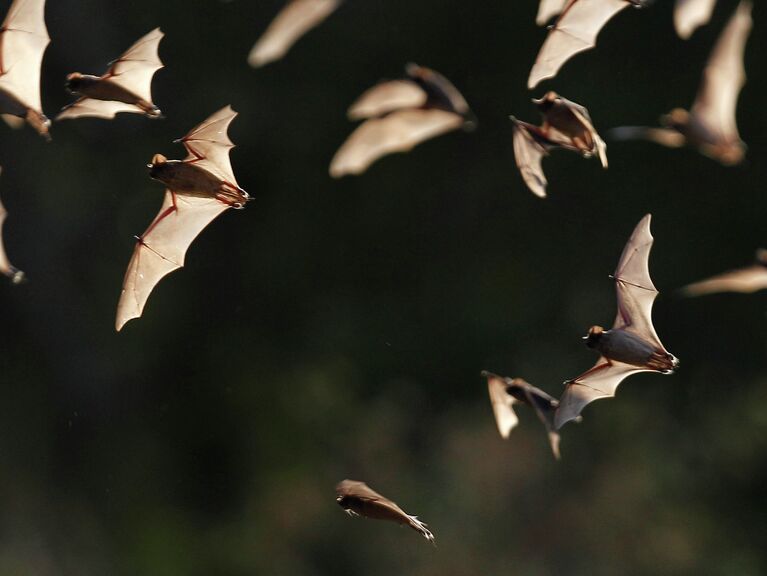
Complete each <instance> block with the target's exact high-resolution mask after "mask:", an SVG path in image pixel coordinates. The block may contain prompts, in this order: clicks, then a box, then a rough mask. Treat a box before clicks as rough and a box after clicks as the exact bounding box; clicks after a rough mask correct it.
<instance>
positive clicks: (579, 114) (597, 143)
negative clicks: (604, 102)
mask: <svg viewBox="0 0 767 576" xmlns="http://www.w3.org/2000/svg"><path fill="white" fill-rule="evenodd" d="M566 101H567V103H568V104H570V105H571V108H570V111H571V112H572V113H573V114H574V115H575V117H576V118H577V119H578V120H579V121H580V123H581V124H583V127H584V129H585V130H586V131H587V132H588V133H589V135H590V136H591V140H592V141H593V142H594V148H595V150H596V154H597V157H598V158H599V161H600V162H601V163H602V168H607V144H605V141H604V140H602V138H601V137H600V136H599V132H597V129H596V128H594V123H593V122H592V120H591V116H590V115H589V112H588V110H586V108H584V107H583V106H581V105H580V104H576V103H575V102H570V101H569V100H566Z"/></svg>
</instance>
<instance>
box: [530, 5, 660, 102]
mask: <svg viewBox="0 0 767 576" xmlns="http://www.w3.org/2000/svg"><path fill="white" fill-rule="evenodd" d="M646 4H647V0H569V1H568V3H567V5H566V6H565V7H564V9H562V11H561V12H562V13H561V15H560V16H559V18H558V19H557V21H556V23H555V24H554V26H552V27H551V29H550V30H549V34H548V36H546V40H544V42H543V46H541V50H540V52H538V57H537V58H536V59H535V63H534V64H533V68H532V69H531V70H530V77H529V78H528V79H527V87H528V88H529V89H531V90H532V89H533V88H535V87H536V86H537V85H538V82H540V81H541V80H544V79H546V78H551V77H553V76H556V74H557V72H559V69H560V68H561V67H562V65H563V64H564V63H565V62H567V61H568V60H569V59H570V58H572V57H573V56H574V55H576V54H577V53H578V52H583V51H584V50H588V49H589V48H593V47H594V46H596V42H597V35H598V34H599V31H600V30H601V29H602V27H603V26H604V25H605V24H607V21H608V20H610V18H612V17H613V16H615V15H616V14H617V13H618V12H620V11H621V10H623V9H624V8H628V7H629V6H636V7H640V6H645V5H646Z"/></svg>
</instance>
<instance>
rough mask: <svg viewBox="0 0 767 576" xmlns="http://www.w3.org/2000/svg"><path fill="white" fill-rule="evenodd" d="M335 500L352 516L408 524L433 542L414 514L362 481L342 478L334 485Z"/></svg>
mask: <svg viewBox="0 0 767 576" xmlns="http://www.w3.org/2000/svg"><path fill="white" fill-rule="evenodd" d="M336 502H338V504H339V505H340V506H341V508H343V509H344V510H346V512H347V513H348V514H350V515H352V516H364V517H365V518H375V519H376V520H389V521H391V522H396V523H397V524H402V525H405V526H410V527H411V528H412V529H413V530H415V531H416V532H418V533H419V534H421V536H423V537H424V538H426V539H427V540H428V541H429V542H432V543H434V535H433V534H432V533H431V532H430V531H429V529H428V528H427V527H426V526H427V525H426V524H424V523H423V522H421V521H420V520H419V519H418V518H416V517H415V516H410V515H409V514H407V513H406V512H405V511H404V510H403V509H402V508H400V507H399V506H397V505H396V504H395V503H394V502H392V501H391V500H389V499H388V498H384V497H383V496H381V495H380V494H379V493H378V492H376V491H375V490H373V489H372V488H370V487H369V486H368V485H367V484H365V483H364V482H359V481H357V480H343V481H341V482H339V483H338V485H337V486H336Z"/></svg>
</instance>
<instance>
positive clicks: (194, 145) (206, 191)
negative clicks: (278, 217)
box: [115, 106, 250, 331]
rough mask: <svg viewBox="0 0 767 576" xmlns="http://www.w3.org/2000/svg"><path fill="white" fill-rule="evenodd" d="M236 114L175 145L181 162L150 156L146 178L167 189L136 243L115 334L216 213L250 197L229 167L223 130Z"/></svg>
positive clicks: (228, 112) (225, 112) (224, 112)
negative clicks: (181, 152) (180, 148)
mask: <svg viewBox="0 0 767 576" xmlns="http://www.w3.org/2000/svg"><path fill="white" fill-rule="evenodd" d="M236 115H237V113H236V112H234V111H233V110H232V108H231V107H230V106H227V107H226V108H223V109H221V110H219V111H218V112H216V113H215V114H213V115H212V116H211V117H210V118H208V119H207V120H205V121H204V122H203V123H202V124H199V125H198V126H196V127H195V128H193V129H192V130H191V131H190V132H189V133H188V134H187V135H186V136H184V137H183V138H181V139H180V140H177V142H181V143H182V144H183V145H184V147H185V148H186V150H187V152H188V155H187V157H186V158H185V159H184V160H167V159H166V158H165V157H164V156H162V155H161V154H155V156H154V158H152V162H151V164H149V165H148V167H149V175H150V177H151V178H153V179H154V180H159V181H160V182H162V183H163V184H165V186H166V190H165V199H164V201H163V204H162V207H161V208H160V212H159V214H158V215H157V217H156V218H155V219H154V221H153V222H152V223H151V224H150V225H149V228H147V229H146V231H145V232H144V233H143V234H142V235H141V237H140V238H138V239H137V242H136V248H135V249H134V251H133V256H132V258H131V260H130V263H129V264H128V270H127V272H126V273H125V279H124V280H123V288H122V293H121V294H120V301H119V303H118V304H117V321H116V324H115V326H116V328H117V330H118V331H119V330H120V329H121V328H122V327H123V325H124V324H125V323H126V322H127V321H128V320H131V319H132V318H138V317H139V316H141V313H142V311H143V309H144V304H146V301H147V298H149V294H150V293H151V292H152V289H153V288H154V287H155V285H156V284H157V283H158V282H159V281H160V280H161V279H162V278H163V276H165V275H166V274H169V273H170V272H173V271H174V270H176V269H178V268H181V267H182V266H183V265H184V258H185V255H186V251H187V249H188V248H189V245H190V244H191V243H192V241H193V240H194V239H195V238H196V237H197V235H198V234H199V233H200V232H201V231H202V229H203V228H205V226H207V225H208V224H209V223H210V222H211V221H212V220H213V219H214V218H216V217H217V216H218V215H219V214H221V213H222V212H224V211H225V210H227V209H228V208H242V207H243V206H244V205H245V202H246V201H247V200H248V199H250V196H248V194H247V193H246V192H245V190H243V189H242V188H240V187H239V185H238V184H237V180H235V178H234V173H233V172H232V165H231V164H230V162H229V150H230V149H231V148H233V147H234V144H232V141H231V140H230V139H229V136H228V134H227V130H228V128H229V124H230V123H231V122H232V120H233V119H234V117H235V116H236Z"/></svg>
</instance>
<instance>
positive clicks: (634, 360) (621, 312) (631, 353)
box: [554, 214, 679, 430]
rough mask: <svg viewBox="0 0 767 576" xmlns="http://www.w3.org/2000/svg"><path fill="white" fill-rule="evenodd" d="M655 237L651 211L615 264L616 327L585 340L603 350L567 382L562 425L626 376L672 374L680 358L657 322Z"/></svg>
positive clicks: (596, 329)
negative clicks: (591, 364)
mask: <svg viewBox="0 0 767 576" xmlns="http://www.w3.org/2000/svg"><path fill="white" fill-rule="evenodd" d="M652 243H653V237H652V234H650V214H647V215H646V216H645V217H644V218H642V220H641V221H640V222H639V224H637V227H636V228H635V229H634V233H633V234H632V235H631V238H629V241H628V243H627V244H626V247H625V248H624V249H623V254H621V258H620V260H619V262H618V267H617V268H616V269H615V274H614V275H613V278H614V280H615V288H616V292H617V296H618V314H617V316H616V317H615V323H614V324H613V327H612V329H611V330H605V329H604V328H602V327H601V326H592V327H591V328H590V329H589V333H588V335H587V336H586V337H585V338H584V340H586V346H588V347H589V348H594V349H595V350H597V351H598V352H599V353H600V354H601V356H600V358H599V360H597V363H596V364H595V365H594V367H593V368H591V369H590V370H587V371H586V372H584V373H583V374H581V375H580V376H578V377H577V378H575V379H573V380H568V381H567V382H565V384H566V388H565V392H564V394H562V398H560V399H559V408H558V409H557V412H556V414H555V415H554V425H555V427H556V429H557V430H559V428H561V427H562V425H563V424H565V423H566V422H568V421H569V420H572V419H574V418H576V417H577V416H578V415H579V414H580V413H581V410H583V408H584V406H586V405H587V404H588V403H590V402H593V401H594V400H598V399H600V398H606V397H610V396H615V391H616V389H617V388H618V385H619V384H620V383H621V381H622V380H623V379H624V378H625V377H626V376H629V375H631V374H635V373H636V372H648V371H649V372H660V373H661V374H671V373H672V372H673V371H674V370H676V367H677V366H678V365H679V361H678V360H677V359H676V358H675V357H674V356H673V355H672V354H669V352H668V351H667V350H666V349H665V348H664V347H663V344H661V342H660V339H659V338H658V335H657V334H656V333H655V328H653V325H652V305H653V302H654V301H655V297H656V296H657V295H658V291H657V290H656V289H655V286H654V285H653V283H652V280H651V279H650V271H649V268H648V261H649V258H650V249H651V248H652Z"/></svg>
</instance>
